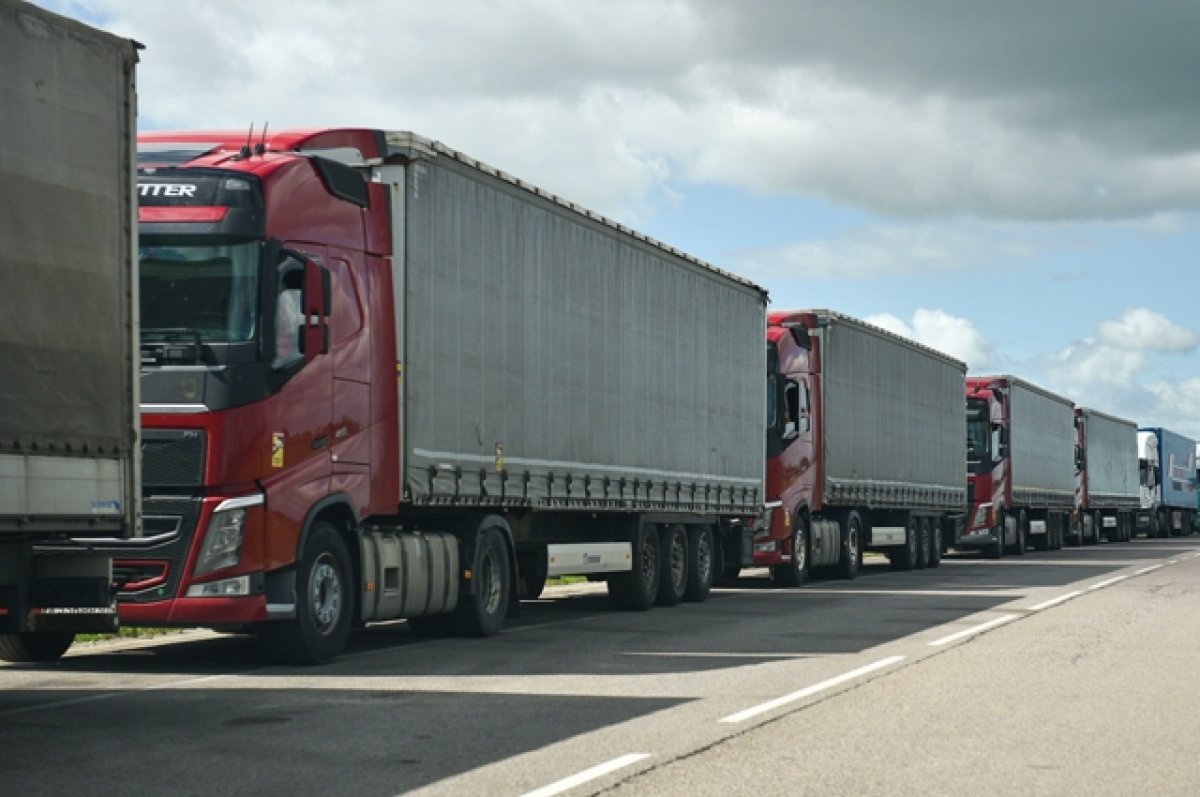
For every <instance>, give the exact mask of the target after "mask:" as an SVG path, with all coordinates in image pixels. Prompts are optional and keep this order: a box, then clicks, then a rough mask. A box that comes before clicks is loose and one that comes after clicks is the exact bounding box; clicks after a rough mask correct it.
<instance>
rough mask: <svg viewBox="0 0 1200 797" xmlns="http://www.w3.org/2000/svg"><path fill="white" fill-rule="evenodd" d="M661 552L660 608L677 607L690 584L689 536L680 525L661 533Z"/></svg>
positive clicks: (671, 526) (667, 527)
mask: <svg viewBox="0 0 1200 797" xmlns="http://www.w3.org/2000/svg"><path fill="white" fill-rule="evenodd" d="M658 549H659V551H661V552H662V557H661V560H660V562H661V566H662V573H660V574H659V577H658V594H657V595H656V596H655V598H654V602H655V603H656V604H658V605H659V606H677V605H678V604H679V602H680V601H682V600H683V594H684V592H686V591H687V583H688V559H689V558H690V557H689V556H688V534H687V529H685V528H684V527H683V526H680V525H677V524H676V525H670V526H666V527H664V528H663V530H662V531H661V532H659V545H658Z"/></svg>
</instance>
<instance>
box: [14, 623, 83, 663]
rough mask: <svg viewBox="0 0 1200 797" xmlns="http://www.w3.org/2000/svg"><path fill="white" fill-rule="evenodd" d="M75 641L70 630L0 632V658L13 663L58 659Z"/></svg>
mask: <svg viewBox="0 0 1200 797" xmlns="http://www.w3.org/2000/svg"><path fill="white" fill-rule="evenodd" d="M74 641H75V634H74V633H73V632H71V631H23V632H21V633H19V634H0V659H3V660H4V661H11V662H13V663H15V664H25V663H29V662H50V661H58V660H59V659H61V658H62V657H63V654H64V653H66V652H67V648H69V647H71V643H72V642H74Z"/></svg>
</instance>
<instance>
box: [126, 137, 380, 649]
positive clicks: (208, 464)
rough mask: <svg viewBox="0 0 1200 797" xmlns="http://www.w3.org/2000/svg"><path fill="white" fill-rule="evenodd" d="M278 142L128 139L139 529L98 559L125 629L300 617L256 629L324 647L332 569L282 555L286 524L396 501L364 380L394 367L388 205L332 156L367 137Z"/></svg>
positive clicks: (345, 581) (372, 393) (335, 573)
mask: <svg viewBox="0 0 1200 797" xmlns="http://www.w3.org/2000/svg"><path fill="white" fill-rule="evenodd" d="M286 137H287V139H288V140H286V141H285V140H281V137H280V136H276V137H275V138H273V139H272V145H271V150H270V151H266V150H265V148H263V147H255V146H254V143H253V141H251V142H247V141H246V137H245V135H244V134H242V135H237V134H232V133H231V134H221V133H204V134H198V133H197V134H193V133H171V134H161V133H158V134H156V133H147V134H142V135H141V136H140V137H139V155H138V158H139V174H138V191H139V204H140V209H139V267H140V291H141V296H140V305H141V333H142V378H141V406H142V426H143V463H144V464H143V471H144V485H143V490H144V499H145V500H144V507H145V516H146V521H145V527H146V532H145V538H144V539H142V540H137V541H132V542H129V543H127V544H122V545H120V546H119V547H117V548H116V549H115V553H116V555H117V561H116V563H115V568H114V570H115V574H116V577H117V578H118V580H119V581H120V583H121V585H122V586H121V592H120V616H121V619H122V621H123V622H125V623H126V624H129V625H207V626H213V625H222V624H228V625H230V626H247V625H248V626H252V627H254V626H256V625H257V624H259V623H265V622H266V621H268V620H274V619H294V618H297V617H302V618H303V621H302V622H300V623H298V624H297V623H280V624H271V625H270V626H263V627H264V628H268V627H269V628H272V629H278V630H279V632H280V633H282V634H284V637H285V638H281V639H279V640H278V641H279V642H280V644H282V645H284V646H288V645H293V646H295V645H298V644H299V641H298V640H297V639H295V638H294V636H295V634H296V633H300V634H307V635H308V636H309V638H310V640H311V638H314V637H313V635H314V634H315V635H316V638H321V637H325V636H327V637H329V639H330V642H329V646H330V647H331V648H335V647H336V648H340V646H341V643H342V641H344V637H345V634H346V633H348V631H349V628H348V623H347V622H346V620H345V615H344V613H342V612H339V611H337V608H338V605H337V604H338V602H343V601H350V600H353V596H352V591H351V583H352V581H353V578H352V574H351V573H350V572H348V570H349V568H348V562H349V561H350V560H349V558H348V557H341V558H340V559H339V557H338V556H336V555H334V556H330V557H327V558H326V559H325V560H324V561H320V562H301V561H300V559H301V551H303V550H304V541H303V540H302V539H301V535H302V530H304V529H308V530H309V533H325V534H328V533H330V532H329V530H328V528H329V527H325V526H321V525H320V524H316V525H314V524H313V523H311V520H312V516H313V513H314V512H315V511H320V512H322V513H326V514H327V516H329V517H339V516H340V517H343V518H344V520H345V521H346V524H348V525H353V523H354V522H355V521H356V520H357V519H359V518H362V517H364V516H366V515H368V514H372V513H377V512H382V511H385V510H387V509H388V508H389V507H395V506H396V505H397V504H398V502H399V490H400V488H399V482H400V478H399V474H398V472H397V470H398V465H397V464H396V463H397V462H398V457H397V455H396V450H397V445H398V442H397V441H398V434H399V429H398V422H397V413H396V392H395V391H396V386H395V380H394V379H386V380H381V379H378V378H375V379H373V378H372V374H390V373H392V372H393V371H394V363H395V360H396V358H395V337H394V334H392V330H391V329H390V325H391V324H392V321H391V316H390V314H388V313H381V312H377V308H378V306H379V305H380V304H381V303H383V302H390V301H391V277H390V271H389V268H388V267H387V257H388V255H389V253H390V251H391V240H390V232H389V230H390V227H389V223H388V201H387V200H388V197H387V195H386V193H383V192H381V190H380V189H383V186H380V185H373V184H371V183H368V182H367V181H365V180H364V179H363V178H362V176H361V175H360V174H358V173H356V172H354V171H353V170H351V169H349V168H348V167H345V166H343V165H342V164H340V163H339V162H338V160H337V152H338V150H339V148H343V147H353V148H354V149H356V150H357V151H359V152H361V153H365V154H366V155H367V156H368V157H370V156H371V155H376V156H378V155H379V154H380V153H381V152H382V150H383V148H382V142H381V141H380V140H379V139H378V138H377V134H376V133H374V131H365V130H334V131H325V132H314V133H306V132H303V131H301V132H297V133H289V134H287V136H286ZM331 274H332V275H333V277H334V278H333V279H331ZM332 285H336V286H337V289H336V291H335V290H333V288H332V287H331V286H332ZM342 544H343V545H345V546H347V547H348V546H349V545H350V544H352V540H350V539H346V540H343V541H342ZM331 545H332V547H333V548H334V549H336V547H337V543H336V541H335V542H333V543H331ZM335 553H336V551H335ZM298 571H299V572H300V577H302V578H309V579H316V580H317V582H314V583H316V585H317V586H318V587H319V588H318V589H316V590H315V591H314V593H313V594H315V595H317V596H318V598H317V599H316V600H315V601H314V602H313V603H314V605H312V606H300V607H298V606H297V605H296V604H297V600H296V598H295V595H296V594H297V591H296V589H295V581H296V578H297V573H298ZM343 626H345V627H343ZM297 627H298V628H299V629H300V630H299V631H297V630H296V629H297ZM286 629H291V631H288V630H286ZM288 634H291V635H292V638H286V637H287V635H288Z"/></svg>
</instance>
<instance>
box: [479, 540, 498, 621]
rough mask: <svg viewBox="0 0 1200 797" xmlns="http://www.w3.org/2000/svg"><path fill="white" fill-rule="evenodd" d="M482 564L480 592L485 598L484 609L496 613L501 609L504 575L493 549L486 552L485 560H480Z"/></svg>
mask: <svg viewBox="0 0 1200 797" xmlns="http://www.w3.org/2000/svg"><path fill="white" fill-rule="evenodd" d="M480 565H481V567H480V572H479V577H480V579H481V583H480V586H479V594H480V596H481V597H482V598H483V600H482V603H483V609H484V611H485V612H486V613H488V614H495V613H496V612H497V611H499V610H500V598H501V595H502V593H503V585H504V582H503V579H504V575H503V573H501V572H500V562H499V561H498V560H497V557H496V555H495V553H494V552H493V551H492V550H488V551H486V552H485V553H484V555H483V561H482V562H480Z"/></svg>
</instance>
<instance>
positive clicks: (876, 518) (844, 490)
mask: <svg viewBox="0 0 1200 797" xmlns="http://www.w3.org/2000/svg"><path fill="white" fill-rule="evenodd" d="M821 317H822V318H823V320H824V323H823V324H822V325H821V326H819V327H817V330H816V338H817V339H818V340H819V341H820V342H821V356H822V363H821V364H822V374H823V377H824V378H823V380H822V386H823V396H822V405H823V407H824V413H825V422H824V430H825V435H824V463H825V468H824V472H825V485H824V494H825V507H826V511H827V512H828V511H829V509H830V508H831V507H845V508H854V507H856V508H858V511H859V513H860V515H861V516H862V517H863V519H864V520H865V521H866V528H865V535H864V542H863V548H864V549H866V550H878V551H882V552H884V553H886V554H887V555H888V557H889V559H890V560H891V561H892V564H893V565H894V566H896V567H899V568H901V569H909V568H911V567H913V566H921V565H922V564H924V563H928V564H936V563H937V560H938V559H939V558H940V553H941V552H942V550H943V549H944V548H945V547H946V545H948V544H949V543H950V542H952V541H953V538H954V533H953V530H954V528H955V521H956V520H957V519H958V518H960V517H961V516H962V514H963V512H964V511H965V508H966V493H967V487H966V481H965V479H964V475H965V473H966V452H965V450H964V448H963V444H962V441H963V440H964V439H965V438H966V418H965V416H964V415H963V413H962V403H963V380H964V378H965V375H966V364H965V363H963V362H961V361H960V360H956V359H954V358H953V357H950V356H949V355H946V354H944V353H942V352H940V351H936V350H934V349H931V348H929V347H927V346H922V345H921V344H918V343H916V342H915V341H911V340H908V339H907V338H903V337H900V336H898V335H894V334H892V333H890V332H887V331H885V330H883V329H880V328H878V327H875V326H873V325H871V324H867V323H864V322H862V321H859V320H857V319H854V318H851V317H849V316H845V315H840V314H837V313H830V312H827V311H826V312H823V313H821ZM923 522H926V523H927V524H928V527H929V532H928V533H924V532H922V531H921V527H922V524H923ZM914 532H916V533H914ZM926 545H928V546H929V548H930V551H929V553H928V554H926V553H925V550H924V547H925V546H926Z"/></svg>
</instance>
